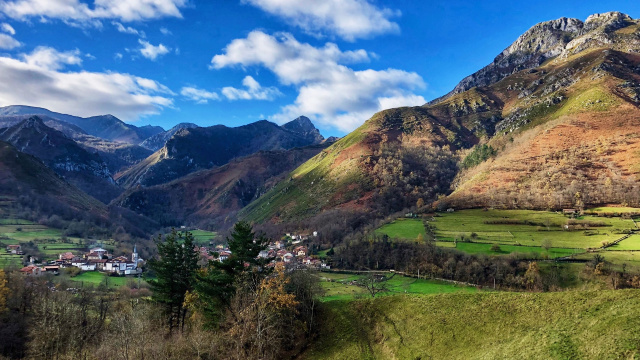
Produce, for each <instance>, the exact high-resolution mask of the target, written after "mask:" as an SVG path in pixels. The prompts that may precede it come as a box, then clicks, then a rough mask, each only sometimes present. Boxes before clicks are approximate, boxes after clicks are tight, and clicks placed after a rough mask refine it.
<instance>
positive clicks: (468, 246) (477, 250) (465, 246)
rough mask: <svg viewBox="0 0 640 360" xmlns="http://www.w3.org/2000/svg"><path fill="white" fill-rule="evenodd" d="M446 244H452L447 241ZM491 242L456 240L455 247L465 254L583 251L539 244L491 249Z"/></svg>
mask: <svg viewBox="0 0 640 360" xmlns="http://www.w3.org/2000/svg"><path fill="white" fill-rule="evenodd" d="M437 244H439V245H438V246H442V244H444V242H438V243H437ZM448 244H452V245H453V243H451V242H449V243H448ZM452 245H451V247H453V246H452ZM492 246H493V244H480V243H468V242H457V243H456V244H455V248H456V249H458V250H460V251H464V252H465V253H467V254H485V255H507V254H513V253H520V254H536V255H537V256H539V257H543V258H551V259H553V258H558V257H565V256H570V255H573V254H577V253H582V252H584V251H583V250H582V249H565V248H550V249H549V251H547V250H545V249H543V248H542V247H540V246H516V245H499V246H500V251H492V250H491V247H492Z"/></svg>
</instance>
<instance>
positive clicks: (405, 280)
mask: <svg viewBox="0 0 640 360" xmlns="http://www.w3.org/2000/svg"><path fill="white" fill-rule="evenodd" d="M320 277H321V279H322V281H321V282H320V284H321V286H322V288H323V289H324V291H325V293H324V296H323V297H322V301H335V300H348V299H355V298H360V297H370V295H369V293H367V291H366V289H364V288H363V287H360V286H358V285H351V284H350V283H351V282H352V281H356V280H358V279H360V278H362V277H363V275H356V274H339V273H327V272H323V273H320ZM329 280H331V281H329ZM387 286H388V288H389V291H388V292H384V293H380V294H378V295H377V296H389V295H394V294H443V293H452V292H460V291H462V292H475V291H477V289H476V288H475V287H470V286H459V285H455V284H452V283H448V282H443V281H437V280H427V279H415V278H411V277H406V276H401V275H396V276H394V277H393V278H392V279H390V280H389V281H387Z"/></svg>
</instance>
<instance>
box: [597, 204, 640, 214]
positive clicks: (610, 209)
mask: <svg viewBox="0 0 640 360" xmlns="http://www.w3.org/2000/svg"><path fill="white" fill-rule="evenodd" d="M586 211H593V212H596V213H606V214H613V213H618V214H626V213H640V208H632V207H626V206H620V207H618V206H603V207H597V208H592V209H588V210H586Z"/></svg>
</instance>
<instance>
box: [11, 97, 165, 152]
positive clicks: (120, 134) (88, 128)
mask: <svg viewBox="0 0 640 360" xmlns="http://www.w3.org/2000/svg"><path fill="white" fill-rule="evenodd" d="M19 115H40V116H42V115H44V116H46V117H48V118H52V119H56V120H60V121H64V122H67V123H70V124H73V125H75V126H77V127H79V128H81V129H82V130H83V131H84V132H86V133H87V134H89V135H93V136H97V137H99V138H102V139H106V140H111V141H118V142H125V143H130V144H139V143H141V142H142V141H144V140H145V139H146V138H148V137H150V136H153V135H155V134H158V133H160V132H162V131H164V129H162V128H161V127H159V126H143V127H136V126H134V125H130V124H126V123H124V122H123V121H121V120H120V119H118V118H116V117H115V116H113V115H101V116H93V117H90V118H81V117H77V116H72V115H66V114H60V113H56V112H53V111H49V110H47V109H42V108H37V107H31V106H23V105H11V106H5V107H2V108H0V122H2V121H3V120H6V119H7V117H9V118H10V117H15V116H19Z"/></svg>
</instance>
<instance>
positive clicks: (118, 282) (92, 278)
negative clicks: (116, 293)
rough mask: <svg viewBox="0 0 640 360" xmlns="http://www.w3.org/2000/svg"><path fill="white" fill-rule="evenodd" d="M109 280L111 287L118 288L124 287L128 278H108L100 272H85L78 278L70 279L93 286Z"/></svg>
mask: <svg viewBox="0 0 640 360" xmlns="http://www.w3.org/2000/svg"><path fill="white" fill-rule="evenodd" d="M106 277H108V278H109V280H108V281H109V286H110V287H118V286H123V285H125V284H126V283H127V279H128V278H127V277H124V276H108V275H107V274H104V273H101V272H98V271H85V272H83V273H81V274H79V275H78V276H75V277H72V278H69V280H71V281H75V282H79V283H83V284H92V285H95V286H97V285H100V284H102V283H104V281H105V278H106Z"/></svg>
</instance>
